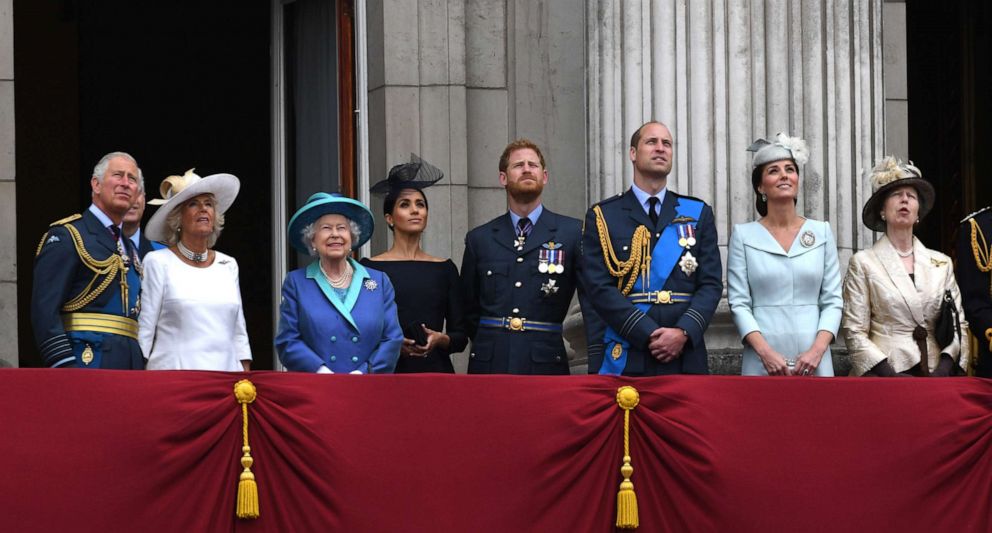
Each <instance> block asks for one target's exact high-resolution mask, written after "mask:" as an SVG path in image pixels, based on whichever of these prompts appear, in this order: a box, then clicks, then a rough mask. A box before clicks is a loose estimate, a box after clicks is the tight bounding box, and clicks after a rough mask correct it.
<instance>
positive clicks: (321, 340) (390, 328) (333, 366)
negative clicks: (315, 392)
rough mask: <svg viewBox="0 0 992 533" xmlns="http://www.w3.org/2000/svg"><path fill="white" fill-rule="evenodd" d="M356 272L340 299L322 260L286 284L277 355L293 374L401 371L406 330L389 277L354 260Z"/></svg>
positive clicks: (290, 277)
mask: <svg viewBox="0 0 992 533" xmlns="http://www.w3.org/2000/svg"><path fill="white" fill-rule="evenodd" d="M349 261H350V262H351V264H352V266H353V267H354V269H355V273H354V275H353V277H352V282H351V286H350V287H349V289H348V293H347V296H346V297H345V299H344V301H341V299H339V298H338V297H337V295H336V294H334V293H333V289H331V288H330V285H329V284H327V282H326V279H324V278H323V274H321V272H320V266H319V264H318V262H316V261H315V262H314V263H312V264H311V265H310V266H309V267H307V268H301V269H298V270H294V271H292V272H290V273H289V275H287V276H286V280H285V281H284V282H283V285H282V303H281V304H280V306H279V331H278V333H277V335H276V339H275V344H276V351H278V352H279V360H280V361H282V364H283V365H284V366H285V367H286V368H287V369H288V370H295V371H299V372H316V371H317V370H318V369H319V368H320V367H321V365H323V366H326V367H327V368H329V369H330V370H331V371H332V372H335V373H349V372H353V371H356V370H357V371H359V372H361V373H363V374H368V373H376V374H378V373H389V372H392V371H393V369H394V368H396V361H397V360H398V359H399V356H400V345H401V344H402V342H403V332H402V330H401V329H400V324H399V319H398V318H397V316H396V302H395V301H394V299H393V298H394V292H393V284H392V283H390V282H389V277H388V276H386V274H384V273H382V272H380V271H378V270H373V269H370V268H365V267H364V266H362V265H360V264H359V263H357V262H355V261H353V260H351V259H349Z"/></svg>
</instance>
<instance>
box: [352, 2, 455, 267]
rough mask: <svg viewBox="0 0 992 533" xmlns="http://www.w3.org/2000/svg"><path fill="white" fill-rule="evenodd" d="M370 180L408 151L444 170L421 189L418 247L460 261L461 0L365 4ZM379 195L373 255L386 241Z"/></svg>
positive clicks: (375, 206) (404, 157) (403, 159)
mask: <svg viewBox="0 0 992 533" xmlns="http://www.w3.org/2000/svg"><path fill="white" fill-rule="evenodd" d="M368 67H369V82H368V95H369V139H368V143H369V181H370V182H371V183H375V182H377V181H379V180H380V179H383V178H385V177H386V173H387V172H388V171H389V168H390V167H392V166H393V165H396V164H399V163H404V162H407V161H409V159H410V154H411V153H415V154H417V155H419V156H420V157H422V158H424V159H426V160H427V161H430V162H431V163H432V164H434V165H435V166H437V167H438V168H440V169H441V170H443V171H444V175H445V178H444V181H442V182H440V183H438V184H437V185H436V186H434V187H431V188H430V189H427V198H428V202H429V203H430V206H431V217H430V221H429V228H428V231H427V233H426V234H425V236H424V243H423V247H424V249H425V250H426V251H427V252H428V253H430V254H433V255H437V256H440V257H453V258H456V261H457V260H458V259H460V258H461V251H462V246H463V244H462V243H463V239H464V234H465V227H466V225H467V224H466V209H465V208H464V206H465V204H466V189H467V187H466V184H467V174H468V169H467V164H466V152H467V150H466V142H467V141H466V131H465V124H466V113H465V109H466V91H465V2H464V1H463V0H420V1H418V0H385V1H382V2H379V1H375V2H368ZM381 201H382V198H381V197H373V198H372V205H371V206H370V207H371V208H372V212H373V213H374V214H375V215H376V225H377V227H378V229H377V231H376V232H375V236H374V238H373V243H372V250H373V253H379V252H382V251H384V250H385V249H387V248H388V246H389V240H388V239H391V235H390V233H389V230H388V229H386V224H385V221H384V220H383V219H382V204H381Z"/></svg>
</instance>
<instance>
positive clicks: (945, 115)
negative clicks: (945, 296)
mask: <svg viewBox="0 0 992 533" xmlns="http://www.w3.org/2000/svg"><path fill="white" fill-rule="evenodd" d="M990 24H992V4H989V3H988V2H972V1H970V0H946V1H943V2H923V1H917V2H906V44H907V55H908V58H907V59H908V62H907V76H908V78H909V79H908V84H909V86H908V88H909V152H910V153H909V157H910V158H911V159H912V160H913V162H914V163H916V165H917V166H919V167H920V169H921V170H922V171H923V175H924V177H926V178H927V179H928V180H930V182H931V183H933V185H934V187H935V189H936V190H937V200H936V205H935V207H934V211H933V213H932V214H931V215H929V217H928V218H927V220H926V223H924V224H922V225H921V227H920V228H918V230H917V234H918V235H919V237H920V239H921V240H923V242H924V243H925V244H926V245H927V246H928V247H930V248H934V249H937V250H941V251H943V252H945V253H948V254H950V253H951V251H952V250H953V248H954V245H953V243H954V240H953V239H954V235H955V231H956V230H957V228H958V226H959V224H958V222H959V221H960V220H961V219H962V218H963V217H964V216H965V215H967V214H968V213H971V212H972V211H974V210H976V209H978V208H981V207H984V206H986V205H988V204H989V203H990V202H992V180H989V179H987V178H983V177H982V176H983V171H984V169H987V168H990V165H992V103H990V101H989V99H988V91H989V87H990V86H992V85H990V84H992V32H989V31H988V28H989V27H990V26H989V25H990Z"/></svg>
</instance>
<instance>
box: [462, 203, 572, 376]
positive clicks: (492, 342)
mask: <svg viewBox="0 0 992 533" xmlns="http://www.w3.org/2000/svg"><path fill="white" fill-rule="evenodd" d="M581 237H582V222H581V221H579V220H577V219H574V218H571V217H567V216H563V215H559V214H556V213H553V212H551V211H550V210H548V209H547V207H545V208H544V210H543V211H542V213H541V216H540V217H539V218H538V219H537V223H536V224H535V225H534V228H533V229H532V230H531V233H530V235H529V236H528V237H527V239H526V242H525V244H524V245H523V246H522V247H521V249H519V250H518V249H517V247H516V246H515V245H514V241H515V239H516V232H515V231H514V228H513V222H512V221H511V219H510V214H509V213H506V214H504V215H502V216H500V217H497V218H495V219H493V220H491V221H490V222H488V223H486V224H483V225H481V226H479V227H477V228H475V229H473V230H472V231H470V232H469V233H468V235H467V236H466V237H465V255H464V257H463V258H462V269H461V276H462V289H463V294H464V296H465V305H464V308H465V312H466V324H467V325H468V330H469V337H471V339H472V350H471V352H470V354H469V363H468V372H469V373H470V374H490V373H508V374H568V373H569V370H568V357H567V354H566V352H565V343H564V341H563V340H562V336H561V332H560V331H557V332H552V331H533V330H531V331H510V330H508V329H505V328H489V327H479V318H480V317H483V316H484V317H498V318H511V317H517V318H525V319H527V320H532V321H539V322H547V323H553V324H557V325H560V324H561V323H562V321H563V320H564V319H565V315H566V314H567V313H568V308H569V305H570V304H571V301H572V296H573V295H574V294H575V291H576V289H577V288H579V278H578V270H579V264H580V262H579V242H580V240H581ZM549 243H554V245H558V244H560V245H561V247H560V248H558V250H560V251H563V252H564V259H563V266H564V271H563V272H562V273H561V274H557V273H555V274H551V273H547V272H545V273H542V272H540V270H539V264H540V258H541V250H542V249H546V248H545V245H548V244H549ZM550 281H554V286H555V287H557V290H552V289H545V288H544V287H546V286H547V285H548V284H549V282H550ZM579 299H580V302H584V299H585V296H584V293H583V292H582V291H581V290H579ZM583 310H585V306H583Z"/></svg>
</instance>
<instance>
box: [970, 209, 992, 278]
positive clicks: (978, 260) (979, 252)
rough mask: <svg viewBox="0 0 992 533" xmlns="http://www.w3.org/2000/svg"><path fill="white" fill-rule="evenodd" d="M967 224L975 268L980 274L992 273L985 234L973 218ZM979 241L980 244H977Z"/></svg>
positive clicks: (991, 263) (991, 253) (991, 257)
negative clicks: (969, 229) (969, 224)
mask: <svg viewBox="0 0 992 533" xmlns="http://www.w3.org/2000/svg"><path fill="white" fill-rule="evenodd" d="M968 222H970V223H971V251H972V253H974V254H975V266H977V267H978V270H979V271H980V272H992V250H990V249H989V244H988V242H986V240H985V234H984V233H982V228H980V227H979V226H978V222H976V221H975V219H974V218H972V219H971V220H969V221H968ZM979 239H981V241H982V242H981V244H979V243H978V240H979ZM989 296H992V279H990V280H989Z"/></svg>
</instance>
